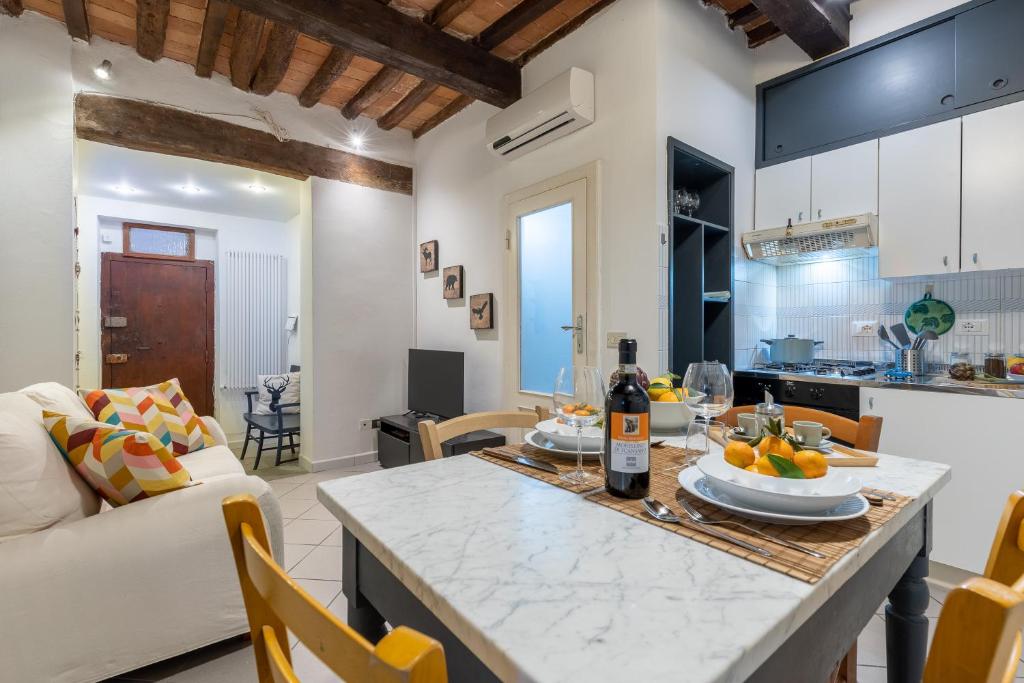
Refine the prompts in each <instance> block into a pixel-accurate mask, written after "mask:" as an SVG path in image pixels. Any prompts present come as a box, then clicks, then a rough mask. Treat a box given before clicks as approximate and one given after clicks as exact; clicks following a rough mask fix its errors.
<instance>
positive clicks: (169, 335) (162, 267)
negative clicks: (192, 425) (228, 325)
mask: <svg viewBox="0 0 1024 683" xmlns="http://www.w3.org/2000/svg"><path fill="white" fill-rule="evenodd" d="M102 269H103V272H102V275H101V283H100V301H101V304H100V308H101V316H102V319H101V320H100V324H101V326H102V329H103V334H102V344H101V348H102V353H103V386H105V387H111V388H120V387H140V386H146V385H149V384H156V383H159V382H163V381H164V380H167V379H170V378H172V377H177V378H178V380H179V381H180V382H181V388H182V389H183V390H184V392H185V395H186V396H187V397H188V398H189V400H190V401H191V402H192V406H193V408H195V410H196V413H197V414H198V415H213V358H214V356H213V351H214V348H213V321H214V304H213V287H214V275H213V261H170V260H165V259H148V258H138V257H134V256H123V255H121V254H111V253H106V254H103V263H102Z"/></svg>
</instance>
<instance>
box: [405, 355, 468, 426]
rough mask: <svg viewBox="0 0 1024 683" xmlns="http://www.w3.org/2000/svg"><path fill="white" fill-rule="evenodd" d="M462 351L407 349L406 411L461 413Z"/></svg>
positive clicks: (456, 415)
mask: <svg viewBox="0 0 1024 683" xmlns="http://www.w3.org/2000/svg"><path fill="white" fill-rule="evenodd" d="M465 375H466V371H465V354H463V353H462V352H461V351H429V350H426V349H409V410H410V411H412V412H414V413H426V414H428V415H437V416H439V417H446V418H452V417H458V416H459V415H462V412H463V408H464V407H465V404H464V402H463V397H464V393H465Z"/></svg>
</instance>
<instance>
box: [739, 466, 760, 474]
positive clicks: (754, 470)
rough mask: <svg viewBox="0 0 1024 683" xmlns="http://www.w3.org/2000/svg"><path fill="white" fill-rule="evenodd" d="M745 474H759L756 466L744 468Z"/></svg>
mask: <svg viewBox="0 0 1024 683" xmlns="http://www.w3.org/2000/svg"><path fill="white" fill-rule="evenodd" d="M743 469H745V470H746V471H747V472H753V473H754V474H761V473H760V472H758V471H757V465H751V466H750V467H744V468H743Z"/></svg>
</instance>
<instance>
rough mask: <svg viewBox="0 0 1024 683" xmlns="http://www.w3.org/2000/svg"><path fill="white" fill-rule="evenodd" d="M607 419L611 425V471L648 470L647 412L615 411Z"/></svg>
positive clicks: (648, 435)
mask: <svg viewBox="0 0 1024 683" xmlns="http://www.w3.org/2000/svg"><path fill="white" fill-rule="evenodd" d="M608 419H609V420H610V422H609V425H610V427H611V454H610V455H611V457H610V458H609V465H610V467H611V469H612V471H613V472H621V473H623V474H637V473H639V472H647V471H648V470H650V448H651V438H650V429H649V426H648V420H649V419H650V416H649V415H648V414H647V413H615V412H613V413H612V414H611V415H610V416H609V417H608Z"/></svg>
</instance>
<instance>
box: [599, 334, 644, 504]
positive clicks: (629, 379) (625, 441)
mask: <svg viewBox="0 0 1024 683" xmlns="http://www.w3.org/2000/svg"><path fill="white" fill-rule="evenodd" d="M650 421H651V401H650V399H649V398H647V392H646V391H644V389H643V387H641V386H640V384H639V383H638V382H637V378H636V340H635V339H622V340H620V341H619V373H618V382H616V383H615V385H614V386H613V387H612V388H611V389H609V390H608V397H607V399H605V424H604V457H605V462H604V485H605V488H606V489H607V490H608V492H609V493H611V494H612V495H614V496H619V497H620V498H643V497H644V496H646V495H647V491H648V489H649V487H650V483H651V459H650V454H651V430H650Z"/></svg>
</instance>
